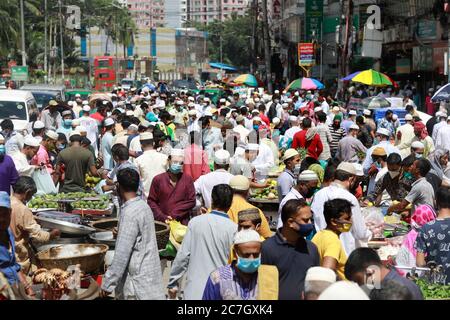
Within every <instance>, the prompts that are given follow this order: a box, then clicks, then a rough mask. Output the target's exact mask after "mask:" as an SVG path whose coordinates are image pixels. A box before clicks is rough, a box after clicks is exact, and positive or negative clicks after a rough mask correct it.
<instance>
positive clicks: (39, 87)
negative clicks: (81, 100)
mask: <svg viewBox="0 0 450 320" xmlns="http://www.w3.org/2000/svg"><path fill="white" fill-rule="evenodd" d="M20 90H27V91H31V93H33V95H34V94H36V95H38V94H39V93H42V92H44V93H49V92H51V93H55V96H58V95H59V100H60V101H66V87H65V86H56V85H50V84H26V85H24V86H22V87H21V88H20Z"/></svg>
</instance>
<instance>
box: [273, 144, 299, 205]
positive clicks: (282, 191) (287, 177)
mask: <svg viewBox="0 0 450 320" xmlns="http://www.w3.org/2000/svg"><path fill="white" fill-rule="evenodd" d="M281 160H282V161H283V162H284V164H285V165H286V168H285V169H284V171H283V172H282V173H281V174H280V176H279V177H278V180H277V190H278V200H279V201H280V202H281V201H282V200H283V198H284V197H285V196H286V195H287V194H288V193H289V191H291V189H292V187H293V186H294V185H295V182H296V180H297V177H298V175H299V174H300V160H301V159H300V155H299V153H298V152H297V150H295V149H288V150H286V151H285V152H284V155H283V158H281Z"/></svg>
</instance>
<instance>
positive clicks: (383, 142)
mask: <svg viewBox="0 0 450 320" xmlns="http://www.w3.org/2000/svg"><path fill="white" fill-rule="evenodd" d="M389 137H390V133H389V130H388V129H385V128H380V129H378V130H377V133H376V135H375V138H376V139H378V141H379V142H378V144H376V145H373V146H372V147H371V148H369V149H368V150H367V152H366V158H365V159H364V162H363V164H362V165H363V169H364V173H365V174H369V170H370V169H371V168H372V169H373V167H374V164H373V159H372V152H373V150H375V148H378V147H382V148H383V149H384V150H385V151H386V154H387V155H388V156H389V155H390V154H391V153H398V154H400V151H399V150H398V148H396V147H394V146H393V145H392V144H391V143H390V141H389ZM376 172H377V171H375V172H374V174H373V175H372V176H371V178H370V180H369V187H368V189H367V192H368V193H370V192H372V191H373V189H374V188H375V173H376Z"/></svg>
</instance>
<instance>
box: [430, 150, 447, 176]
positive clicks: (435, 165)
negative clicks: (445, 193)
mask: <svg viewBox="0 0 450 320" xmlns="http://www.w3.org/2000/svg"><path fill="white" fill-rule="evenodd" d="M449 152H450V151H449V150H444V149H440V148H439V149H436V150H434V152H433V153H432V154H430V155H429V157H428V160H430V162H431V166H432V169H431V172H432V173H434V174H435V175H437V176H438V177H443V176H444V175H445V173H444V169H445V168H443V167H442V165H441V158H442V157H443V156H445V155H446V154H447V155H448V154H449Z"/></svg>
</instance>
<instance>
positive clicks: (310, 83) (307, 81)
mask: <svg viewBox="0 0 450 320" xmlns="http://www.w3.org/2000/svg"><path fill="white" fill-rule="evenodd" d="M323 88H325V86H324V85H323V83H321V82H320V81H319V80H316V79H313V78H299V79H297V80H294V81H292V82H291V83H290V84H289V85H288V86H287V87H286V89H285V90H286V91H289V90H317V89H323Z"/></svg>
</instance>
